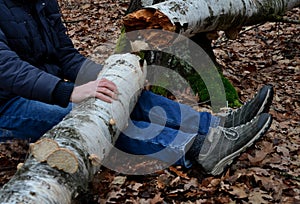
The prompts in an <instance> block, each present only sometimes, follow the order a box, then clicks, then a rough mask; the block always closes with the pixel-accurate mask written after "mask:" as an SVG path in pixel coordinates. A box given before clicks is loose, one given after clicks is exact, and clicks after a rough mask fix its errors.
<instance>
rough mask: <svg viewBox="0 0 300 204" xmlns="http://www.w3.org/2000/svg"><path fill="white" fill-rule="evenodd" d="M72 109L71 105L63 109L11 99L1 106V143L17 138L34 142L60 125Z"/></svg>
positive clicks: (26, 100)
mask: <svg viewBox="0 0 300 204" xmlns="http://www.w3.org/2000/svg"><path fill="white" fill-rule="evenodd" d="M71 109H72V104H71V103H70V104H69V106H68V107H67V108H62V107H60V106H56V105H49V104H46V103H42V102H38V101H33V100H28V99H25V98H21V97H16V98H14V99H11V100H10V101H9V102H7V103H6V104H5V105H2V106H0V129H4V131H3V132H2V135H1V134H0V141H5V140H8V139H13V138H16V139H27V140H30V142H34V141H36V140H38V139H39V138H40V137H41V136H42V135H43V134H44V133H46V132H47V131H48V130H50V129H51V128H52V127H53V126H54V125H56V124H58V123H59V122H60V121H61V120H62V119H63V118H64V117H65V116H66V115H67V114H68V113H69V112H70V111H71ZM8 132H9V134H8ZM5 133H6V134H5ZM11 137H13V138H11Z"/></svg>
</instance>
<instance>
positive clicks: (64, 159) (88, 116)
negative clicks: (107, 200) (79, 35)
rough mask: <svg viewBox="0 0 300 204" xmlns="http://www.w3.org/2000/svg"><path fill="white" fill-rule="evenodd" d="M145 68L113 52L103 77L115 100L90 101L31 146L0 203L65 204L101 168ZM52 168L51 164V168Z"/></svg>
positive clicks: (134, 59) (0, 192) (136, 59)
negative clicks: (112, 85)
mask: <svg viewBox="0 0 300 204" xmlns="http://www.w3.org/2000/svg"><path fill="white" fill-rule="evenodd" d="M145 76H146V68H145V67H144V66H143V65H142V64H141V63H140V58H139V57H137V56H136V55H133V54H123V55H112V56H111V57H110V58H109V59H107V60H106V62H105V65H104V68H103V70H102V71H101V73H100V74H99V78H107V79H109V80H112V81H113V82H114V83H115V84H116V85H117V87H118V91H119V93H120V95H119V97H118V100H116V101H114V102H113V103H112V104H109V103H105V102H103V101H101V100H98V99H89V100H87V101H85V102H83V103H82V104H80V105H78V106H76V107H75V108H73V110H72V111H71V112H70V114H68V115H67V116H66V117H65V118H64V120H63V121H62V122H60V123H59V124H58V125H57V126H55V127H54V128H53V129H52V130H50V131H49V132H47V133H46V134H45V135H44V136H43V138H42V139H41V140H40V141H38V142H36V143H35V144H33V145H32V146H31V149H32V154H30V156H29V158H28V159H27V160H26V161H25V163H24V165H23V166H22V168H21V169H19V170H18V171H17V173H16V174H15V175H14V177H13V178H12V179H11V180H10V181H9V182H8V183H7V184H6V185H5V186H4V187H3V188H2V189H1V190H0V203H1V204H4V203H43V204H54V203H59V204H65V203H66V204H67V203H71V200H72V198H74V197H76V195H78V193H79V192H82V191H86V190H87V188H88V182H89V181H90V180H91V179H92V178H93V175H94V174H95V173H96V172H97V171H98V170H99V168H100V165H101V161H102V160H103V158H104V157H105V156H106V155H107V154H108V153H109V151H110V149H111V147H112V145H113V143H114V141H116V139H117V137H118V135H119V133H120V131H121V130H122V129H124V128H126V125H127V121H128V118H129V114H130V112H131V110H132V109H133V107H134V105H135V102H136V101H137V98H138V95H139V93H140V90H141V89H142V88H143V87H144V81H145ZM51 166H52V167H51Z"/></svg>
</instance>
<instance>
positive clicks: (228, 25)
mask: <svg viewBox="0 0 300 204" xmlns="http://www.w3.org/2000/svg"><path fill="white" fill-rule="evenodd" d="M141 2H144V3H143V4H142V5H145V4H146V2H148V1H142V0H141ZM150 2H151V1H150ZM299 5H300V1H299V0H226V1H222V0H168V1H164V2H161V3H158V4H153V5H151V6H146V7H145V8H144V9H142V10H138V11H136V12H134V13H131V14H128V15H127V16H126V17H125V18H124V24H125V27H126V28H127V30H136V29H146V28H161V29H165V30H168V31H174V32H177V33H180V34H182V35H185V36H186V37H191V36H194V35H195V34H197V33H201V32H209V31H215V30H225V31H227V30H229V31H231V30H236V29H237V28H241V27H243V26H247V25H253V24H257V23H261V22H266V21H268V20H272V18H274V16H276V15H283V14H284V12H285V11H287V10H290V9H292V8H293V7H296V6H299ZM137 25H138V26H137Z"/></svg>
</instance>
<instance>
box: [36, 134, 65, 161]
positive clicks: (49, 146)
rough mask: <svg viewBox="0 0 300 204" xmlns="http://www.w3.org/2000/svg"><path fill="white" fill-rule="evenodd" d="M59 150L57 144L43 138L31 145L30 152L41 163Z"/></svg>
mask: <svg viewBox="0 0 300 204" xmlns="http://www.w3.org/2000/svg"><path fill="white" fill-rule="evenodd" d="M57 149H59V146H58V144H57V142H56V141H55V140H52V139H49V138H43V139H40V140H38V141H37V142H35V143H32V144H30V151H31V153H32V155H33V156H34V157H35V158H36V160H38V161H39V162H44V161H46V160H47V157H48V156H49V155H50V154H51V153H53V152H54V151H55V150H57Z"/></svg>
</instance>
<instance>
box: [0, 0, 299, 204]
mask: <svg viewBox="0 0 300 204" xmlns="http://www.w3.org/2000/svg"><path fill="white" fill-rule="evenodd" d="M59 3H60V5H61V11H62V14H63V20H64V22H65V24H66V26H67V28H68V34H69V35H70V36H71V39H72V41H73V42H74V44H75V47H76V48H78V49H79V51H80V52H81V53H82V54H83V55H85V56H87V57H89V58H91V59H93V60H95V61H97V62H99V63H101V62H103V61H104V60H105V59H106V58H107V57H108V56H110V55H111V54H112V53H113V52H114V48H115V45H116V42H117V40H118V37H119V35H120V32H121V27H122V17H123V16H124V15H125V13H126V9H127V7H128V5H129V1H128V0H116V1H113V0H107V1H104V0H83V1H78V0H59ZM299 14H300V9H299V8H295V9H293V10H292V11H290V12H287V13H286V17H288V18H291V19H296V20H297V19H298V20H299ZM299 31H300V26H299V24H298V25H297V24H288V23H265V24H262V25H259V26H253V27H246V28H244V29H243V30H242V31H241V32H240V34H239V36H238V38H237V39H236V40H229V39H227V38H226V37H225V35H224V33H223V32H219V36H220V37H219V38H218V39H217V40H215V41H214V42H213V43H212V45H213V48H214V53H215V55H216V58H217V61H218V63H219V64H220V65H221V66H222V68H223V73H224V75H225V76H226V77H227V78H228V79H229V80H230V81H231V82H232V83H233V85H234V86H235V87H236V89H237V91H238V93H239V96H240V99H241V101H243V102H245V101H247V100H248V99H250V98H251V97H252V96H253V95H254V94H255V91H256V90H258V89H259V88H260V87H261V86H263V85H264V84H272V85H273V86H274V89H275V96H274V101H273V104H272V106H271V109H270V113H271V114H272V115H273V124H272V126H271V128H270V130H269V131H268V133H267V134H266V135H265V136H264V137H263V138H262V139H261V140H259V141H258V142H257V143H256V144H255V145H254V146H253V147H252V148H250V149H249V150H247V151H246V152H244V153H243V154H241V155H240V157H239V158H238V159H237V160H236V161H235V162H234V163H233V164H232V165H231V166H230V168H229V169H227V170H226V171H225V172H224V174H223V175H220V176H216V177H211V176H205V175H203V174H202V173H201V168H200V166H199V165H197V164H195V165H194V166H193V167H192V168H190V169H184V168H182V167H179V166H172V167H169V168H167V169H164V170H161V171H159V172H155V173H153V174H149V175H144V176H133V175H122V174H121V173H118V172H115V171H112V170H109V169H106V168H105V167H102V168H101V171H99V172H98V173H97V174H96V176H95V178H94V179H93V181H92V182H91V184H90V186H91V188H90V192H89V193H88V194H87V196H83V195H82V196H79V197H78V198H77V199H76V200H74V202H73V203H90V204H91V203H147V204H148V203H150V204H152V203H153V204H154V203H182V204H188V203H299V202H300V190H299V189H300V156H299V155H300V138H299V135H300V120H299V118H300V103H299V102H300V100H299V99H300V82H299V81H300V57H299V56H300V35H299V33H300V32H299ZM185 97H186V98H187V99H188V98H191V97H193V96H191V95H190V94H186V93H182V99H180V101H181V102H185V100H184V99H185ZM187 101H188V100H187ZM205 108H207V107H205ZM0 150H1V151H0V175H1V176H0V184H1V186H2V185H4V184H5V183H6V182H7V181H8V180H9V179H10V178H11V177H12V176H13V174H14V173H15V171H16V168H17V165H18V164H19V163H20V162H23V161H24V160H25V159H26V156H27V150H28V143H27V142H22V141H13V142H10V143H5V144H1V145H0ZM152 165H154V164H153V161H152V162H149V164H148V165H147V164H143V165H140V166H138V165H136V166H131V168H151V166H152ZM120 168H128V167H126V164H125V165H124V167H120Z"/></svg>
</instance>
